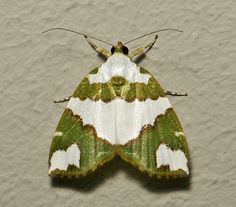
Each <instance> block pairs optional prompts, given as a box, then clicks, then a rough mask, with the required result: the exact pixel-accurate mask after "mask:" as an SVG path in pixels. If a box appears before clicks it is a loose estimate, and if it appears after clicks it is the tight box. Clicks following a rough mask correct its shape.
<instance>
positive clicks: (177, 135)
mask: <svg viewBox="0 0 236 207" xmlns="http://www.w3.org/2000/svg"><path fill="white" fill-rule="evenodd" d="M175 136H176V137H180V136H184V133H183V132H177V131H175Z"/></svg>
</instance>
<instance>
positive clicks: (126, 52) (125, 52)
mask: <svg viewBox="0 0 236 207" xmlns="http://www.w3.org/2000/svg"><path fill="white" fill-rule="evenodd" d="M122 52H123V54H125V55H127V54H128V53H129V49H128V47H126V46H123V47H122Z"/></svg>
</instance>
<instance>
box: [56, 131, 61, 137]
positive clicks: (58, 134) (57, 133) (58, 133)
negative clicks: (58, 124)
mask: <svg viewBox="0 0 236 207" xmlns="http://www.w3.org/2000/svg"><path fill="white" fill-rule="evenodd" d="M62 135H63V132H59V131H57V132H55V133H54V137H60V136H62Z"/></svg>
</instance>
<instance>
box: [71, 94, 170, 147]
mask: <svg viewBox="0 0 236 207" xmlns="http://www.w3.org/2000/svg"><path fill="white" fill-rule="evenodd" d="M67 108H69V109H71V110H72V112H73V114H74V115H79V116H80V117H81V118H82V120H83V124H84V125H85V124H90V125H92V126H94V127H95V129H96V132H97V135H98V136H99V137H101V138H103V139H106V140H107V141H109V142H110V143H111V144H125V143H127V142H128V141H130V140H132V139H134V138H136V137H138V135H139V132H140V130H141V129H142V127H143V126H144V125H147V124H151V125H153V123H154V121H155V118H156V117H157V116H158V115H161V114H165V111H166V110H167V109H169V108H171V105H170V102H169V100H168V99H167V98H166V97H159V98H158V99H157V100H151V99H147V100H145V101H139V100H138V99H135V100H134V101H133V102H131V103H128V102H126V101H125V100H123V99H115V100H113V101H111V102H108V103H104V102H103V101H102V100H99V101H92V100H90V99H86V100H84V101H81V100H80V99H79V98H71V99H70V101H69V103H68V105H67Z"/></svg>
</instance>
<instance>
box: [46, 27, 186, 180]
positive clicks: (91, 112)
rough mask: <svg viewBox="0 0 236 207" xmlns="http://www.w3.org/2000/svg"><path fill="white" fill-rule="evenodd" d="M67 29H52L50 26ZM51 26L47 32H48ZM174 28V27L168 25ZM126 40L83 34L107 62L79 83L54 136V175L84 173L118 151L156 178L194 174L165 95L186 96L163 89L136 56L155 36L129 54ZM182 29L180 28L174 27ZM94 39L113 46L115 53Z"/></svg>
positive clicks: (51, 167) (51, 172)
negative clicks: (102, 38)
mask: <svg viewBox="0 0 236 207" xmlns="http://www.w3.org/2000/svg"><path fill="white" fill-rule="evenodd" d="M55 29H61V30H67V29H63V28H53V29H50V30H55ZM50 30H47V31H45V32H48V31H50ZM165 30H172V29H165ZM165 30H159V31H154V32H151V33H148V34H145V35H142V36H140V37H138V38H135V39H133V40H131V41H128V42H126V43H124V44H123V43H122V42H118V43H117V45H112V44H110V43H107V42H105V41H103V40H100V39H97V38H94V37H91V36H88V35H85V34H83V33H79V32H75V31H72V30H67V31H71V32H74V33H78V34H80V35H83V36H84V37H85V38H86V39H87V41H88V42H89V44H90V45H91V46H92V47H93V48H94V49H95V50H96V51H97V52H98V53H100V54H102V55H104V56H105V57H106V58H107V61H106V62H105V63H103V64H101V65H100V66H99V67H96V68H94V69H93V70H92V71H91V72H90V73H89V74H88V75H87V76H86V77H85V78H84V79H83V80H82V81H81V83H80V84H79V86H78V87H77V89H76V90H75V92H74V94H73V95H72V96H70V97H68V98H66V99H63V100H60V101H57V102H63V101H69V102H68V105H67V107H66V109H65V111H64V113H63V115H62V117H61V120H60V121H59V124H58V126H57V128H56V132H55V134H54V137H53V140H52V144H51V148H50V153H49V172H48V173H49V175H51V176H56V177H76V178H77V177H82V176H86V175H87V174H88V173H90V172H93V171H95V170H96V169H97V168H98V167H99V166H101V165H103V164H104V163H105V162H107V161H109V160H111V159H113V158H114V157H115V156H116V155H118V156H120V157H121V158H122V159H123V160H125V161H127V162H129V163H131V164H132V165H134V166H135V167H137V168H138V169H139V170H141V171H142V172H146V173H147V174H148V175H150V176H153V177H157V178H179V177H188V176H189V151H188V146H187V142H186V138H185V135H184V132H183V129H182V127H181V125H180V122H179V120H178V118H177V116H176V114H175V112H174V110H173V108H172V106H171V104H170V102H169V100H168V98H167V97H166V95H176V96H184V95H187V94H184V93H174V92H170V91H166V90H164V89H162V87H161V86H160V85H159V83H158V81H157V80H156V78H155V77H153V75H152V74H150V73H149V72H148V71H147V70H146V69H145V68H143V67H139V66H137V65H136V64H135V63H134V62H133V61H132V58H133V57H135V56H137V55H139V54H141V53H143V52H145V51H147V50H149V49H151V47H152V46H153V45H154V44H155V42H156V40H157V37H158V36H157V35H156V36H155V39H154V40H153V41H152V42H151V43H150V44H147V45H146V46H144V47H141V48H137V49H135V50H133V51H132V52H129V50H128V48H127V47H126V46H125V45H126V44H127V43H130V42H132V41H134V40H136V39H139V38H141V37H144V36H147V35H150V34H154V33H156V34H157V32H160V31H165ZM175 31H179V30H175ZM90 39H96V40H98V41H102V42H105V43H107V44H109V45H111V46H112V48H111V52H109V51H107V50H106V49H104V48H100V47H97V46H96V45H95V44H94V43H92V42H91V40H90Z"/></svg>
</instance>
